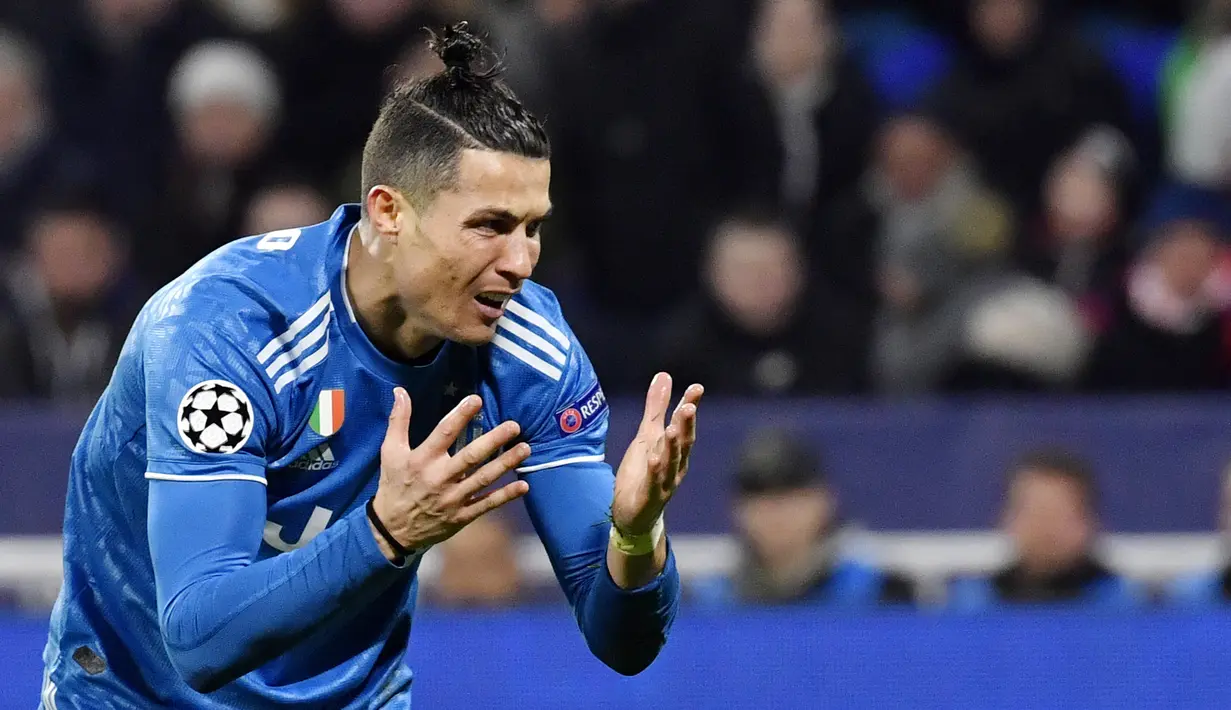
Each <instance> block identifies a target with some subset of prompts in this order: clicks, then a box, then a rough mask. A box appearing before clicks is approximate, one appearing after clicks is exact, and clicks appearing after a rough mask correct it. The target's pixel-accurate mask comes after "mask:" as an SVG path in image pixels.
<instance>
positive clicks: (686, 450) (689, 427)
mask: <svg viewBox="0 0 1231 710" xmlns="http://www.w3.org/2000/svg"><path fill="white" fill-rule="evenodd" d="M680 418H681V419H682V420H683V432H684V433H683V435H682V436H681V437H680V466H679V469H678V470H677V471H676V473H675V483H674V485H675V487H676V488H678V487H679V485H680V483H682V482H683V481H684V476H686V475H687V474H688V461H689V459H690V458H691V456H692V445H693V444H695V443H697V406H696V405H695V404H692V403H688V404H685V405H684V406H682V407H680Z"/></svg>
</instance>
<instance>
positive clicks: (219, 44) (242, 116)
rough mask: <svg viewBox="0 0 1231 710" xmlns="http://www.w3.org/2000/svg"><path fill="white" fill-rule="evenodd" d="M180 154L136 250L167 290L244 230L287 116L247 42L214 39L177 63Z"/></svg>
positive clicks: (272, 78)
mask: <svg viewBox="0 0 1231 710" xmlns="http://www.w3.org/2000/svg"><path fill="white" fill-rule="evenodd" d="M168 103H169V104H170V107H171V110H172V113H173V115H174V116H175V126H176V150H177V153H176V155H175V156H174V157H173V158H172V159H171V160H170V161H169V162H168V163H167V165H166V166H165V168H164V175H165V181H164V190H165V196H164V197H163V199H162V200H161V201H160V203H159V205H158V207H159V212H160V214H159V229H158V230H157V232H156V233H151V234H149V235H148V236H149V241H148V243H145V244H142V245H141V249H140V251H139V252H138V254H139V256H140V258H141V261H140V266H141V269H142V273H143V274H145V275H146V276H147V277H149V278H151V279H152V280H153V281H154V284H155V285H157V286H161V285H162V284H164V283H166V282H167V281H169V280H171V279H172V278H174V277H175V276H177V275H178V274H180V273H182V272H183V271H184V269H186V268H188V267H189V266H191V265H192V264H193V263H194V262H196V261H197V260H198V259H200V258H201V257H203V256H205V255H206V254H208V253H209V252H210V251H212V250H213V249H215V248H217V247H219V246H221V245H222V244H224V243H226V242H228V241H230V240H232V239H234V238H236V237H238V236H240V235H241V232H242V219H243V210H244V207H245V205H247V203H248V200H249V199H250V197H251V195H252V194H253V193H254V192H255V190H256V189H257V187H258V185H259V184H260V181H261V170H262V168H263V167H264V166H265V165H266V161H267V159H268V155H269V149H270V141H271V139H272V136H273V133H274V131H275V130H276V129H277V126H278V123H279V119H280V116H281V112H282V96H281V93H280V90H279V86H278V77H277V76H276V75H275V74H274V71H273V67H272V66H271V65H270V64H269V62H268V61H267V60H266V59H265V58H264V57H262V56H261V55H260V54H258V53H257V52H256V51H254V50H253V49H252V48H251V47H249V46H248V45H245V44H241V43H237V42H231V41H211V42H207V43H203V44H201V45H198V46H197V47H195V48H193V50H192V51H191V52H189V53H188V54H187V55H185V56H184V58H183V60H181V62H180V63H179V64H178V65H177V66H176V69H175V74H174V75H173V77H172V80H171V84H170V87H169V90H168Z"/></svg>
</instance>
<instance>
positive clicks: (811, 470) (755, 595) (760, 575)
mask: <svg viewBox="0 0 1231 710" xmlns="http://www.w3.org/2000/svg"><path fill="white" fill-rule="evenodd" d="M736 487H737V492H736V497H737V500H736V502H735V522H736V527H737V529H738V535H739V539H740V542H741V546H742V551H743V553H742V556H741V559H740V562H739V567H738V568H737V569H736V571H735V573H734V574H733V575H732V576H730V577H725V576H724V577H712V578H708V579H701V580H698V581H697V582H695V583H694V584H693V585H691V589H690V590H689V593H690V595H691V597H692V599H693V600H694V601H696V602H697V603H700V604H703V605H707V606H726V605H732V604H788V603H802V604H815V605H822V606H830V607H842V608H855V607H875V606H878V605H883V604H911V603H912V602H913V601H914V597H915V591H914V585H913V584H912V583H911V582H910V580H908V579H906V578H905V577H903V576H901V575H898V574H895V573H891V572H886V571H882V570H880V569H877V568H876V567H874V566H872V565H869V564H867V563H865V562H862V561H859V560H857V559H854V558H852V557H848V556H847V555H846V554H844V552H843V551H842V550H841V549H840V548H841V542H840V541H839V524H838V523H839V519H838V511H837V497H836V496H835V494H834V491H833V488H832V487H831V485H830V484H829V482H828V481H827V480H826V476H825V474H824V472H823V471H822V468H821V464H820V461H819V457H818V456H817V454H816V453H814V452H813V451H811V450H810V449H809V448H808V447H807V446H806V445H805V444H804V443H803V442H802V441H800V440H798V439H796V438H794V437H793V436H791V435H790V434H787V433H785V432H782V431H777V430H772V429H767V430H762V431H758V432H755V433H753V434H752V435H751V436H750V437H749V438H748V440H747V441H746V442H745V443H744V445H743V449H742V453H741V460H740V463H739V468H738V470H737V472H736Z"/></svg>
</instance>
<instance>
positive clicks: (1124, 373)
mask: <svg viewBox="0 0 1231 710" xmlns="http://www.w3.org/2000/svg"><path fill="white" fill-rule="evenodd" d="M1142 232H1143V233H1144V235H1145V240H1146V243H1145V245H1144V247H1142V248H1141V250H1140V253H1139V254H1138V255H1137V256H1136V257H1135V258H1134V261H1133V263H1132V265H1131V266H1130V267H1129V271H1128V275H1127V279H1126V284H1125V287H1124V289H1122V292H1121V293H1120V294H1119V298H1118V302H1117V304H1116V308H1115V309H1114V310H1113V312H1112V319H1111V322H1110V324H1109V326H1108V328H1107V329H1106V331H1105V332H1103V333H1102V334H1101V336H1100V338H1099V341H1098V343H1097V344H1096V346H1095V349H1094V353H1093V355H1092V357H1091V362H1090V368H1089V372H1088V374H1087V379H1088V382H1087V384H1088V386H1089V387H1090V388H1091V389H1095V390H1099V391H1117V392H1123V391H1134V392H1150V391H1153V392H1159V391H1167V392H1175V391H1197V390H1221V389H1225V388H1226V387H1227V386H1228V384H1231V338H1229V337H1228V335H1229V334H1231V250H1229V249H1228V248H1227V238H1228V235H1231V209H1229V208H1228V205H1227V202H1226V199H1225V198H1224V197H1222V196H1220V195H1217V194H1214V193H1210V192H1207V191H1204V190H1200V189H1198V188H1189V187H1180V186H1175V187H1169V188H1165V189H1164V190H1163V191H1162V192H1161V193H1160V194H1159V196H1158V197H1157V199H1156V201H1155V204H1154V205H1153V207H1152V208H1151V211H1150V213H1149V214H1148V215H1147V217H1146V220H1145V224H1144V225H1143V229H1142Z"/></svg>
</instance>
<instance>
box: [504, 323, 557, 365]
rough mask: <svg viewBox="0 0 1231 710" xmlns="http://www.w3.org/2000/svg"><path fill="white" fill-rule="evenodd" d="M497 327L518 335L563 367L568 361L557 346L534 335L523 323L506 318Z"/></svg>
mask: <svg viewBox="0 0 1231 710" xmlns="http://www.w3.org/2000/svg"><path fill="white" fill-rule="evenodd" d="M496 327H497V328H504V329H505V330H507V331H509V332H510V333H512V334H513V335H516V336H517V337H519V338H521V339H522V340H524V341H526V342H527V343H529V344H530V345H533V346H534V347H536V348H538V349H539V350H541V351H543V352H544V353H547V355H548V356H549V357H551V359H552V360H555V361H556V362H558V363H560V364H561V365H563V364H564V363H565V361H566V360H567V359H568V358H567V356H565V354H564V353H562V352H560V350H559V349H558V348H556V346H554V345H552V344H551V343H549V342H547V341H546V340H544V339H543V338H541V337H539V335H538V334H537V333H534V332H533V331H531V330H530V329H529V328H527V327H526V326H524V325H522V324H521V323H518V322H517V321H515V320H513V319H512V318H509V317H508V316H505V317H503V318H501V319H500V320H498V321H496Z"/></svg>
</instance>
